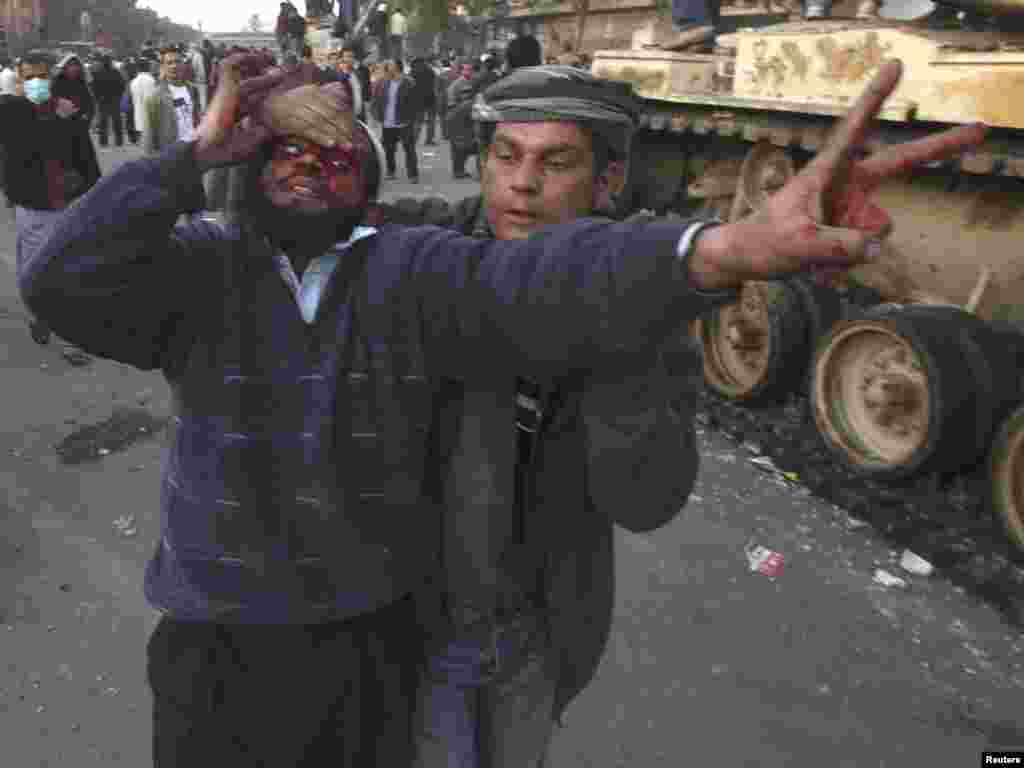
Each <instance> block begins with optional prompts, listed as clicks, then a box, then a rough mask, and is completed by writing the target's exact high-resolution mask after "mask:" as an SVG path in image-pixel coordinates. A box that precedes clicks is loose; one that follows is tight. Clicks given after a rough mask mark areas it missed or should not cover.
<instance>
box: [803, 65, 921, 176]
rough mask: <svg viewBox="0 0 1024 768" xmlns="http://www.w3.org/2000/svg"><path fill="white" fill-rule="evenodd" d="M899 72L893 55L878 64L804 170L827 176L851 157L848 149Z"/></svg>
mask: <svg viewBox="0 0 1024 768" xmlns="http://www.w3.org/2000/svg"><path fill="white" fill-rule="evenodd" d="M902 74H903V64H902V63H901V62H900V61H899V60H898V59H893V60H892V61H888V62H886V63H885V64H883V65H882V68H881V69H880V70H879V71H878V74H877V75H875V77H874V79H873V80H872V81H871V82H870V83H869V84H868V87H867V88H866V89H865V90H864V93H862V94H861V96H860V98H859V99H857V103H856V104H854V105H853V107H852V108H851V109H850V111H849V112H847V113H846V117H844V118H843V119H842V121H841V122H840V123H839V125H837V126H836V128H835V131H833V133H832V137H831V138H830V139H829V142H828V144H827V145H826V146H825V148H824V149H823V150H822V151H821V152H819V153H818V154H817V156H816V157H815V158H814V160H812V161H811V162H810V163H809V164H808V166H807V169H806V170H807V172H808V173H814V174H823V173H827V174H829V175H830V176H831V175H833V174H836V173H837V172H839V171H841V167H842V166H843V165H844V164H846V163H849V162H851V161H852V152H853V151H855V150H856V149H857V148H858V147H859V146H860V145H861V144H862V143H863V141H864V137H865V136H866V135H867V131H868V128H870V127H871V124H872V122H873V121H874V119H875V116H876V115H877V114H878V111H879V110H880V109H881V108H882V104H884V103H885V100H886V99H887V98H889V96H890V94H892V92H893V91H894V90H896V86H897V85H898V84H899V81H900V77H901V76H902Z"/></svg>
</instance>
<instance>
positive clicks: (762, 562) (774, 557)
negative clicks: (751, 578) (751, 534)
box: [747, 547, 786, 578]
mask: <svg viewBox="0 0 1024 768" xmlns="http://www.w3.org/2000/svg"><path fill="white" fill-rule="evenodd" d="M747 561H748V562H749V563H750V570H751V571H752V572H754V573H760V574H761V575H762V576H767V577H769V578H775V577H776V576H778V575H780V574H781V573H782V568H783V566H784V565H785V563H786V556H785V555H783V554H782V553H781V552H776V551H774V550H772V549H768V548H767V547H750V548H748V549H747Z"/></svg>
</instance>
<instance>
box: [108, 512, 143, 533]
mask: <svg viewBox="0 0 1024 768" xmlns="http://www.w3.org/2000/svg"><path fill="white" fill-rule="evenodd" d="M113 525H114V528H115V529H116V530H117V532H118V533H119V534H120V535H121V536H124V537H125V538H126V539H127V538H131V537H132V536H134V535H135V534H136V533H138V530H137V529H136V527H135V515H121V517H119V518H117V519H116V520H114V523H113Z"/></svg>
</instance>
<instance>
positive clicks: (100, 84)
mask: <svg viewBox="0 0 1024 768" xmlns="http://www.w3.org/2000/svg"><path fill="white" fill-rule="evenodd" d="M92 90H93V93H94V94H95V95H96V103H97V105H98V107H99V110H98V111H99V121H100V124H99V129H100V131H99V133H100V135H99V141H100V146H101V147H105V146H107V143H108V137H109V132H110V127H111V125H113V127H114V145H115V146H118V147H123V146H124V126H123V125H122V123H121V97H122V96H124V91H125V82H124V78H123V77H121V73H120V72H118V71H117V70H116V69H114V64H113V62H112V60H111V58H110V56H107V55H103V56H101V57H100V65H99V68H98V69H97V70H96V72H95V73H94V74H93V76H92Z"/></svg>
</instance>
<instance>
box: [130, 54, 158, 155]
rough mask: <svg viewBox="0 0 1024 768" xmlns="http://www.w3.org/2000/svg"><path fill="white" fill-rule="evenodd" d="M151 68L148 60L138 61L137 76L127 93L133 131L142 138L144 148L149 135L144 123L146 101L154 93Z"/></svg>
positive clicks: (153, 79) (154, 86)
mask: <svg viewBox="0 0 1024 768" xmlns="http://www.w3.org/2000/svg"><path fill="white" fill-rule="evenodd" d="M151 66H152V65H151V63H150V61H149V59H139V61H138V68H139V71H138V74H136V75H135V77H133V78H132V81H131V82H130V83H129V84H128V91H129V92H130V93H131V97H132V111H133V114H134V116H135V130H136V131H137V132H138V133H139V135H141V136H142V139H143V144H142V146H146V143H145V141H146V136H148V135H149V127H148V125H147V121H146V100H147V99H149V97H150V96H152V95H153V94H154V93H155V92H156V78H155V77H153V75H152V74H151V73H150V71H149V69H150V67H151Z"/></svg>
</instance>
